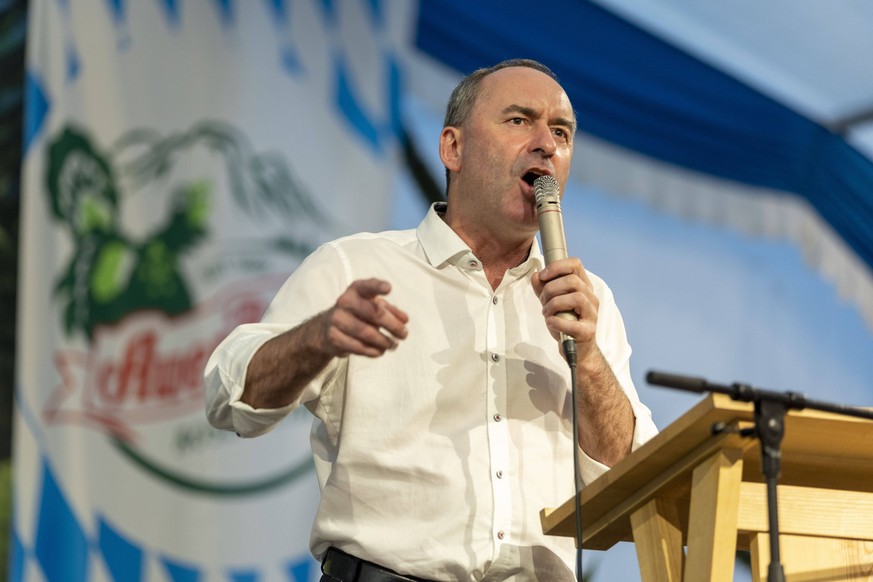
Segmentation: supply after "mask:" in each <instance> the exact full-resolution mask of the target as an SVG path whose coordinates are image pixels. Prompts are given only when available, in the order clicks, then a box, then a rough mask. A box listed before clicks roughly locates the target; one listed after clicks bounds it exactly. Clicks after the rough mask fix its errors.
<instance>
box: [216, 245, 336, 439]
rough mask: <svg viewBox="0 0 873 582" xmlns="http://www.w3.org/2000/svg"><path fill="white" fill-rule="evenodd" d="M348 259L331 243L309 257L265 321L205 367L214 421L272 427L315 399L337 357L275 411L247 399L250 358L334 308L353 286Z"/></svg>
mask: <svg viewBox="0 0 873 582" xmlns="http://www.w3.org/2000/svg"><path fill="white" fill-rule="evenodd" d="M349 282H350V280H349V272H348V266H347V262H346V261H344V260H343V258H342V256H341V255H340V254H339V253H338V251H337V250H336V249H335V248H334V247H333V246H331V245H330V244H326V245H323V246H321V247H319V248H318V249H317V250H316V251H315V252H314V253H312V255H310V256H309V257H307V259H306V260H305V261H303V263H301V264H300V266H299V267H298V268H297V269H296V270H295V271H294V273H293V274H292V275H291V276H290V277H289V278H288V279H287V280H286V281H285V283H284V284H283V285H282V287H281V288H280V289H279V291H278V293H277V294H276V296H275V297H274V298H273V301H272V302H271V303H270V306H269V308H268V309H267V311H266V313H265V314H264V317H263V319H262V320H261V321H260V322H259V323H247V324H243V325H240V326H239V327H237V328H236V329H234V330H233V331H232V332H231V333H230V335H228V336H227V337H226V338H225V339H224V340H223V341H222V342H221V343H220V344H219V345H218V347H217V348H216V349H215V351H214V352H213V353H212V355H211V356H210V358H209V360H208V361H207V363H206V369H205V371H204V380H205V400H206V417H207V419H208V420H209V423H210V424H212V425H213V426H215V427H216V428H220V429H223V430H229V431H234V432H236V433H237V434H238V435H240V436H244V437H254V436H258V435H261V434H264V433H267V432H269V431H270V430H272V429H273V428H274V427H275V426H276V423H278V422H279V421H280V420H282V419H283V418H284V417H285V416H287V415H288V413H290V412H291V411H292V410H294V409H295V408H297V407H298V406H300V405H301V404H306V403H309V402H314V401H316V400H317V399H318V397H319V395H320V394H321V390H322V388H323V386H324V385H325V384H326V383H327V382H329V381H330V380H331V379H332V378H333V376H334V374H335V372H336V369H337V360H336V359H334V360H333V361H332V362H331V363H330V364H328V365H327V367H326V368H325V369H324V370H322V371H321V372H320V373H319V374H318V375H317V376H316V377H315V378H314V379H313V380H312V381H311V382H310V383H309V384H308V385H307V386H306V388H305V389H304V390H303V392H302V393H301V396H300V398H298V399H297V400H295V401H294V402H291V403H290V404H288V405H287V406H284V407H282V408H275V409H255V408H252V407H251V406H249V405H248V404H246V403H244V402H242V401H241V398H242V394H243V388H244V387H245V382H246V373H247V371H248V366H249V362H250V361H251V359H252V357H253V356H254V355H255V353H256V352H257V351H258V349H260V347H261V346H262V345H264V344H265V343H266V342H267V341H269V340H270V339H272V338H274V337H276V336H277V335H279V334H281V333H284V332H285V331H288V330H290V329H293V328H295V327H297V326H298V325H300V324H301V323H303V322H305V321H306V320H308V319H310V318H311V317H313V316H315V315H316V314H318V313H320V312H322V311H324V310H326V309H328V308H330V307H331V306H332V305H333V304H334V302H335V301H336V299H337V298H338V297H339V295H340V294H341V293H342V292H343V291H344V290H345V288H346V287H347V286H348V284H349Z"/></svg>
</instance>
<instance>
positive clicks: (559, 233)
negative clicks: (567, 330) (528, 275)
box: [533, 176, 579, 335]
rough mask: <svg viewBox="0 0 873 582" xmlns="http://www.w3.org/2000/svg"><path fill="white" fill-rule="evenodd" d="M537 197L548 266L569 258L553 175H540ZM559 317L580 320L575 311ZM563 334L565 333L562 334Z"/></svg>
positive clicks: (557, 188)
mask: <svg viewBox="0 0 873 582" xmlns="http://www.w3.org/2000/svg"><path fill="white" fill-rule="evenodd" d="M533 186H534V196H535V197H536V205H537V219H538V220H539V223H540V240H541V241H542V243H543V257H544V258H545V260H546V266H548V265H550V264H552V263H553V262H554V261H557V260H559V259H566V258H567V241H566V239H565V237H564V220H563V217H562V215H561V197H560V195H559V194H560V187H559V186H558V181H557V180H555V179H554V178H553V177H552V176H540V177H539V178H537V179H536V180H534V183H533ZM558 317H561V318H563V319H566V320H568V321H579V317H577V316H576V313H575V312H573V311H561V312H560V313H558ZM562 335H563V334H562Z"/></svg>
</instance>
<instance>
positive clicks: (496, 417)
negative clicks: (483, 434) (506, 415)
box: [494, 414, 503, 422]
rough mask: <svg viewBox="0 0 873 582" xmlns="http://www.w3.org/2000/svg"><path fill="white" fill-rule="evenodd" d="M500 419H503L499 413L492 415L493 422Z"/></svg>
mask: <svg viewBox="0 0 873 582" xmlns="http://www.w3.org/2000/svg"><path fill="white" fill-rule="evenodd" d="M501 420H503V417H502V416H500V415H499V414H495V415H494V422H500V421H501Z"/></svg>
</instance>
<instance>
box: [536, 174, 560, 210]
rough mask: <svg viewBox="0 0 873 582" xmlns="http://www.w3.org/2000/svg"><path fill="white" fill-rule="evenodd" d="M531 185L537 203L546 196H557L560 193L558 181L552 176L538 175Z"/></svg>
mask: <svg viewBox="0 0 873 582" xmlns="http://www.w3.org/2000/svg"><path fill="white" fill-rule="evenodd" d="M533 187H534V196H535V197H536V202H537V204H539V203H541V202H542V201H543V199H544V198H546V197H555V198H558V195H559V194H560V188H559V187H558V181H557V180H555V178H554V177H553V176H540V177H539V178H537V179H536V180H534V183H533Z"/></svg>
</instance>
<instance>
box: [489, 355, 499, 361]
mask: <svg viewBox="0 0 873 582" xmlns="http://www.w3.org/2000/svg"><path fill="white" fill-rule="evenodd" d="M491 361H492V362H499V361H500V356H498V355H497V354H491Z"/></svg>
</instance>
